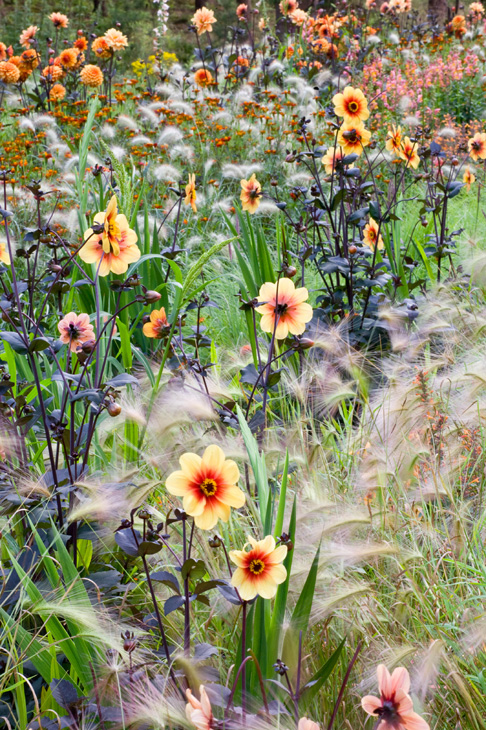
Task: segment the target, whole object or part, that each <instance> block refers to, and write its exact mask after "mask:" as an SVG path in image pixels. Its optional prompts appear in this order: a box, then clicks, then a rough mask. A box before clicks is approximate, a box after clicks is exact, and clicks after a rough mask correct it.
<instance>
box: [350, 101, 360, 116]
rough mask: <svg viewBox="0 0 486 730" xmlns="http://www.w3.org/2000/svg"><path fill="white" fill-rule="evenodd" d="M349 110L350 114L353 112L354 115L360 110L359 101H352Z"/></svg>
mask: <svg viewBox="0 0 486 730" xmlns="http://www.w3.org/2000/svg"><path fill="white" fill-rule="evenodd" d="M348 109H349V111H350V112H353V113H355V112H357V111H358V109H359V104H358V102H357V101H350V102H349V104H348Z"/></svg>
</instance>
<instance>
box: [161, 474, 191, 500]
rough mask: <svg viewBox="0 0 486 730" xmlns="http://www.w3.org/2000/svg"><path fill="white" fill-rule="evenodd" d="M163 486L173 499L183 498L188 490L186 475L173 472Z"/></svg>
mask: <svg viewBox="0 0 486 730" xmlns="http://www.w3.org/2000/svg"><path fill="white" fill-rule="evenodd" d="M165 486H166V489H167V491H168V492H170V494H173V495H174V497H183V496H184V495H185V494H186V492H187V491H188V489H189V484H188V481H187V474H185V473H184V472H183V471H173V472H172V474H169V476H168V477H167V479H166V480H165Z"/></svg>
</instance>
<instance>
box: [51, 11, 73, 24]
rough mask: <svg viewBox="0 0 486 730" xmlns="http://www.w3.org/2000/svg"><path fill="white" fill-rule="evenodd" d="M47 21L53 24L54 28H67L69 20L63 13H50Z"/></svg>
mask: <svg viewBox="0 0 486 730" xmlns="http://www.w3.org/2000/svg"><path fill="white" fill-rule="evenodd" d="M49 20H50V21H51V22H52V23H54V26H55V27H56V28H67V27H68V25H69V18H68V16H67V15H64V13H51V14H50V15H49Z"/></svg>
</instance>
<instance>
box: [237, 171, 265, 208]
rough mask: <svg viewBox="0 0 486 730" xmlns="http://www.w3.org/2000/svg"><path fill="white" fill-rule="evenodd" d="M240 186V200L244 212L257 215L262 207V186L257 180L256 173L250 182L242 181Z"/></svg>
mask: <svg viewBox="0 0 486 730" xmlns="http://www.w3.org/2000/svg"><path fill="white" fill-rule="evenodd" d="M240 184H241V194H240V200H241V204H242V208H243V210H247V211H248V213H255V212H256V210H257V208H258V206H259V205H260V198H261V196H262V186H261V185H260V183H259V182H258V180H257V179H256V175H255V173H253V175H252V176H251V177H250V179H249V180H241V182H240Z"/></svg>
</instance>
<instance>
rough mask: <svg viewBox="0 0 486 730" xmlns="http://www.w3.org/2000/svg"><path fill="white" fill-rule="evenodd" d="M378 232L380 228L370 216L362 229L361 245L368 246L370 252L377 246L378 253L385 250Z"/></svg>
mask: <svg viewBox="0 0 486 730" xmlns="http://www.w3.org/2000/svg"><path fill="white" fill-rule="evenodd" d="M379 230H380V226H379V225H378V223H377V222H376V221H375V220H374V219H373V218H372V217H371V216H370V220H369V223H367V224H366V225H365V227H364V229H363V243H365V244H366V245H367V246H369V247H370V248H371V250H372V251H374V250H375V248H376V247H377V245H378V250H379V251H381V249H383V248H385V244H384V243H383V238H382V237H381V233H380V234H378V231H379Z"/></svg>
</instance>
